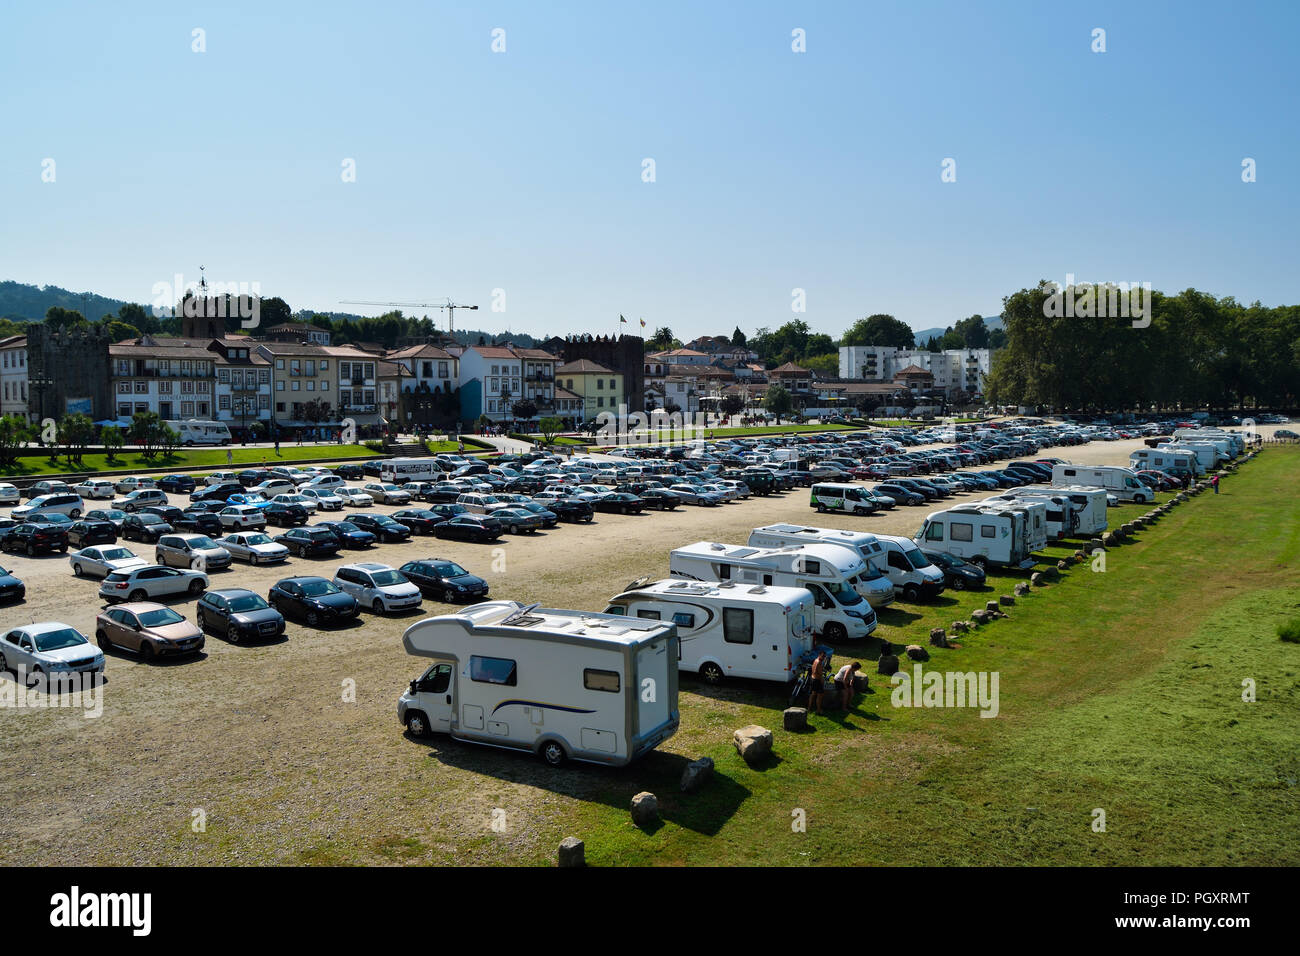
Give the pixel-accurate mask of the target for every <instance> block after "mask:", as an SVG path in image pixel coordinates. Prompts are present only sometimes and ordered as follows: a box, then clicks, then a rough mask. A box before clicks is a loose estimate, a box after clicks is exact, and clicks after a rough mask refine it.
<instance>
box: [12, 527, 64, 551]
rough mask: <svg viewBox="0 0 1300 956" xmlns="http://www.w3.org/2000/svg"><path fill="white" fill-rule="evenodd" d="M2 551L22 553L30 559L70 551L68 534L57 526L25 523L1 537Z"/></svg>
mask: <svg viewBox="0 0 1300 956" xmlns="http://www.w3.org/2000/svg"><path fill="white" fill-rule="evenodd" d="M0 550H4V551H21V552H23V553H24V554H26V555H28V556H29V557H34V556H35V555H38V554H50V553H51V552H54V551H59V552H66V551H67V550H68V532H66V531H64V530H63V529H62V528H60V527H57V526H55V525H48V524H35V523H32V522H24V523H23V524H20V525H15V526H14V527H12V528H10V529H9V530H8V531H5V532H4V533H3V534H2V535H0Z"/></svg>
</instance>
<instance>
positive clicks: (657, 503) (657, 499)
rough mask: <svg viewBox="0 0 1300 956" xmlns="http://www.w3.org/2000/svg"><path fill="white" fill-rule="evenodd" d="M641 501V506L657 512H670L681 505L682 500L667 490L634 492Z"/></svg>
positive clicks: (651, 489)
mask: <svg viewBox="0 0 1300 956" xmlns="http://www.w3.org/2000/svg"><path fill="white" fill-rule="evenodd" d="M635 494H637V495H638V496H639V497H640V499H641V506H642V507H644V508H654V509H655V510H657V511H672V510H673V509H674V508H676V507H677V506H678V505H680V504H681V503H682V499H681V498H680V497H678V496H677V495H675V494H674V493H673V492H671V491H669V490H668V489H667V488H646V489H644V490H643V491H638V492H635Z"/></svg>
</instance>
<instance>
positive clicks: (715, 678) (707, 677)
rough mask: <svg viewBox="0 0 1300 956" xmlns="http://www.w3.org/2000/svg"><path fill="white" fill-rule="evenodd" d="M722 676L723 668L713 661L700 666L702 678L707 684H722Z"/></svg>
mask: <svg viewBox="0 0 1300 956" xmlns="http://www.w3.org/2000/svg"><path fill="white" fill-rule="evenodd" d="M722 678H723V673H722V668H721V667H719V666H718V665H717V664H714V663H713V662H709V663H707V664H705V665H704V666H703V667H701V668H700V679H701V680H703V681H704V683H706V684H721V683H722Z"/></svg>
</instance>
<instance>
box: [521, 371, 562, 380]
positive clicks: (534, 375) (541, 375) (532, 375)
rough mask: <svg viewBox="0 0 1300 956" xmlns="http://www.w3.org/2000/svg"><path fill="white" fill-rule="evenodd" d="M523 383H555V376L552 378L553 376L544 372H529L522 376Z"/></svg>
mask: <svg viewBox="0 0 1300 956" xmlns="http://www.w3.org/2000/svg"><path fill="white" fill-rule="evenodd" d="M524 381H526V382H554V381H555V376H554V375H549V374H547V373H546V372H529V373H528V374H527V375H525V376H524Z"/></svg>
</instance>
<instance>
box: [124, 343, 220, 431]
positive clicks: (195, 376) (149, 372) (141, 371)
mask: <svg viewBox="0 0 1300 956" xmlns="http://www.w3.org/2000/svg"><path fill="white" fill-rule="evenodd" d="M209 344H210V342H209V341H206V340H203V339H182V338H166V337H161V336H150V335H143V336H141V337H140V338H138V339H130V340H128V341H126V342H117V343H114V344H113V345H110V346H109V347H108V358H109V362H110V380H109V384H110V387H111V389H112V395H113V409H112V415H111V417H113V418H116V419H117V420H118V421H119V422H123V423H126V422H129V421H130V420H131V417H132V416H133V415H135V414H136V413H138V412H154V413H155V414H157V415H158V417H159V418H161V419H163V421H169V420H176V419H189V418H194V419H200V420H212V418H213V415H214V413H215V407H216V382H217V378H216V366H217V360H218V358H219V356H218V355H216V354H215V353H213V352H210V351H208V345H209Z"/></svg>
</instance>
